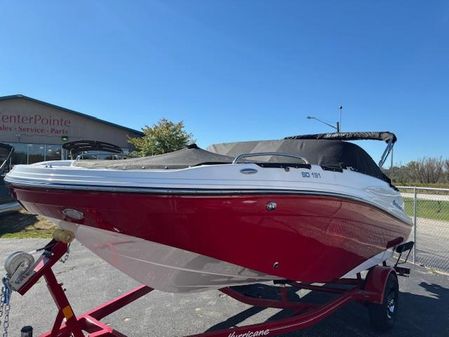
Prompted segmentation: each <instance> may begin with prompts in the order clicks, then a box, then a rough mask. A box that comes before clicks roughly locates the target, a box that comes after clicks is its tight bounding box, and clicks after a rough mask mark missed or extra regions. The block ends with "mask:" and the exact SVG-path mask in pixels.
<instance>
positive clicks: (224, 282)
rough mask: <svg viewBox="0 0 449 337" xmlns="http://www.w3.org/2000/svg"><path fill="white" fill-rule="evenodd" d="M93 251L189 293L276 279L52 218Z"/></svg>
mask: <svg viewBox="0 0 449 337" xmlns="http://www.w3.org/2000/svg"><path fill="white" fill-rule="evenodd" d="M54 221H55V222H56V223H57V224H58V225H59V226H60V227H61V228H64V229H67V230H70V231H73V232H74V233H75V235H76V238H77V240H78V241H80V242H81V243H82V244H83V246H85V247H86V248H88V249H89V250H91V251H92V252H93V253H94V254H96V255H97V256H99V257H100V258H102V259H103V260H105V261H106V262H108V263H110V264H111V265H113V266H114V267H115V268H117V269H119V270H120V271H122V272H124V273H125V274H127V275H129V276H130V277H132V278H133V279H135V280H137V281H138V282H140V283H143V284H146V285H149V286H151V287H152V288H154V289H157V290H161V291H166V292H171V293H191V292H200V291H205V290H210V289H221V288H224V287H230V286H237V285H245V284H250V283H257V282H266V281H271V280H274V279H277V278H278V277H276V276H272V275H265V274H263V273H259V272H256V271H253V270H250V269H247V268H244V267H241V266H237V265H234V264H231V263H227V262H224V261H221V260H217V259H214V258H211V257H209V256H204V255H201V254H196V253H193V252H190V251H187V250H184V249H179V248H175V247H170V246H167V245H162V244H159V243H156V242H152V241H147V240H143V239H140V238H137V237H134V236H129V235H125V234H121V233H116V232H111V231H106V230H102V229H98V228H93V227H89V226H83V225H75V224H73V223H69V222H65V221H58V220H54Z"/></svg>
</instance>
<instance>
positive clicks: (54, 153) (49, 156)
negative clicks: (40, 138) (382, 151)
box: [45, 145, 61, 160]
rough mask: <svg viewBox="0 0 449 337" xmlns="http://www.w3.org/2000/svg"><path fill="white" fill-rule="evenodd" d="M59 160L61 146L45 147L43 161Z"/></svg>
mask: <svg viewBox="0 0 449 337" xmlns="http://www.w3.org/2000/svg"><path fill="white" fill-rule="evenodd" d="M60 159H61V146H60V145H47V152H46V155H45V160H60Z"/></svg>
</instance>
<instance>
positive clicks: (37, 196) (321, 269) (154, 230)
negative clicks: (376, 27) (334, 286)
mask: <svg viewBox="0 0 449 337" xmlns="http://www.w3.org/2000/svg"><path fill="white" fill-rule="evenodd" d="M360 139H376V140H383V141H385V142H386V143H387V149H386V151H385V152H384V155H383V158H382V160H381V164H383V162H384V161H385V159H386V157H387V156H388V154H389V152H390V151H391V149H392V147H393V144H394V143H395V141H396V137H395V136H394V134H392V133H389V132H363V133H361V132H358V133H334V134H319V135H308V136H296V137H290V138H287V139H283V140H273V141H254V142H240V143H228V144H218V145H213V146H211V147H210V148H209V151H206V150H202V149H199V148H197V147H196V146H190V147H189V148H186V149H183V150H180V151H176V152H172V153H169V154H165V155H159V156H153V157H147V158H138V159H127V160H114V161H83V160H74V161H52V162H42V163H37V164H33V165H16V166H15V167H14V169H13V170H12V171H11V172H9V173H8V175H7V176H6V178H5V180H6V181H7V183H9V185H10V188H11V190H12V193H13V195H14V196H15V197H16V198H17V200H18V201H19V202H20V203H21V204H22V205H23V206H24V207H25V208H26V209H27V210H28V211H30V212H32V213H36V214H40V215H43V216H46V217H48V218H50V219H51V220H52V221H54V222H55V223H57V224H58V225H59V226H60V227H61V228H63V229H67V230H70V231H72V232H74V233H75V235H76V238H77V239H78V240H79V241H80V242H81V243H82V244H83V245H85V246H86V247H87V248H89V249H90V250H91V251H93V252H94V253H95V254H97V255H98V256H100V257H101V258H103V259H104V260H106V261H107V262H109V263H110V264H111V265H113V266H114V267H116V268H118V269H120V270H121V271H123V272H125V273H126V274H128V275H129V276H131V277H132V278H134V279H136V280H138V281H139V282H142V283H144V284H146V285H148V286H150V287H152V288H155V289H158V290H163V291H169V292H192V291H202V290H208V289H220V288H224V287H228V286H233V285H240V284H249V283H255V282H259V281H267V280H277V279H281V280H283V279H287V280H295V281H300V282H319V283H325V282H330V281H333V280H336V279H339V278H342V277H343V276H344V275H346V274H348V273H358V272H360V271H363V270H367V269H369V268H371V267H373V266H375V265H377V264H379V263H381V262H382V261H385V260H386V259H388V258H389V257H390V256H391V255H392V254H393V250H394V248H395V247H396V246H397V245H399V244H401V243H403V242H405V240H406V239H407V237H408V236H409V233H410V231H411V226H412V224H411V221H410V219H409V217H408V216H407V215H406V214H405V212H404V205H403V201H402V199H401V196H400V194H399V192H398V190H397V189H396V188H395V187H394V186H393V185H392V184H391V182H390V181H389V179H388V178H387V177H386V176H385V175H384V174H383V173H382V171H381V170H380V168H379V166H378V165H377V164H376V163H375V162H374V161H373V160H372V159H371V157H370V156H369V155H368V154H367V153H366V152H365V151H364V150H362V149H361V148H360V147H359V146H357V145H356V144H354V143H351V142H349V141H350V140H360Z"/></svg>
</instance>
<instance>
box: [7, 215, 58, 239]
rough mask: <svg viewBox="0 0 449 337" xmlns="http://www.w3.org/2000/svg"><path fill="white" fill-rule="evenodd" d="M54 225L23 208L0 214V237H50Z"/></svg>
mask: <svg viewBox="0 0 449 337" xmlns="http://www.w3.org/2000/svg"><path fill="white" fill-rule="evenodd" d="M54 230H55V225H54V224H52V223H51V222H49V221H48V220H46V219H44V218H41V217H39V216H36V215H33V214H29V213H27V212H26V211H24V210H21V211H20V212H12V213H9V214H3V215H0V238H5V239H11V238H14V239H26V238H45V239H48V238H51V237H52V233H53V231H54Z"/></svg>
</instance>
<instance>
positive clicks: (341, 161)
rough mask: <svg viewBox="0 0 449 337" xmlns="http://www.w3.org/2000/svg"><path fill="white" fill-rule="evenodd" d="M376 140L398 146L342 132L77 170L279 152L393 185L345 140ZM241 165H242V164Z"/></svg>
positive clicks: (175, 164) (92, 163)
mask: <svg viewBox="0 0 449 337" xmlns="http://www.w3.org/2000/svg"><path fill="white" fill-rule="evenodd" d="M360 139H375V140H382V141H385V142H387V143H394V142H395V141H396V136H395V135H394V134H392V133H390V132H352V133H349V132H344V133H342V132H340V133H333V134H318V135H305V136H294V137H288V138H286V139H281V140H263V141H248V142H235V143H223V144H214V145H211V146H209V147H208V148H207V150H203V149H200V148H199V147H197V146H196V145H195V144H193V145H190V146H188V147H186V148H184V149H182V150H179V151H175V152H170V153H166V154H161V155H156V156H150V157H142V158H131V159H126V160H113V161H106V160H80V161H76V162H75V163H74V165H75V166H80V167H86V168H106V169H120V170H131V169H180V168H186V167H192V166H198V165H207V164H230V163H232V161H233V160H234V159H235V157H237V156H238V155H240V154H243V153H262V152H276V153H283V154H290V155H294V156H300V157H303V158H305V159H306V160H307V161H308V163H310V164H315V165H320V166H321V167H322V168H323V169H327V170H337V171H341V170H342V169H350V170H353V171H357V172H360V173H363V174H367V175H370V176H373V177H376V178H379V179H382V180H384V181H386V182H388V183H390V179H389V178H388V177H386V176H385V175H384V174H383V172H382V171H381V169H380V168H379V166H378V165H377V164H376V163H375V162H374V160H373V159H372V158H371V157H370V156H369V155H368V153H366V152H365V150H363V149H362V148H361V147H359V146H358V145H356V144H354V143H350V142H347V141H345V140H360ZM249 159H251V160H246V161H247V162H254V163H261V164H263V163H271V166H273V165H274V166H276V164H279V165H281V164H292V163H298V160H297V159H294V158H288V157H281V156H272V155H267V156H264V157H263V158H262V159H261V158H260V157H252V158H249ZM239 162H241V161H239Z"/></svg>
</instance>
